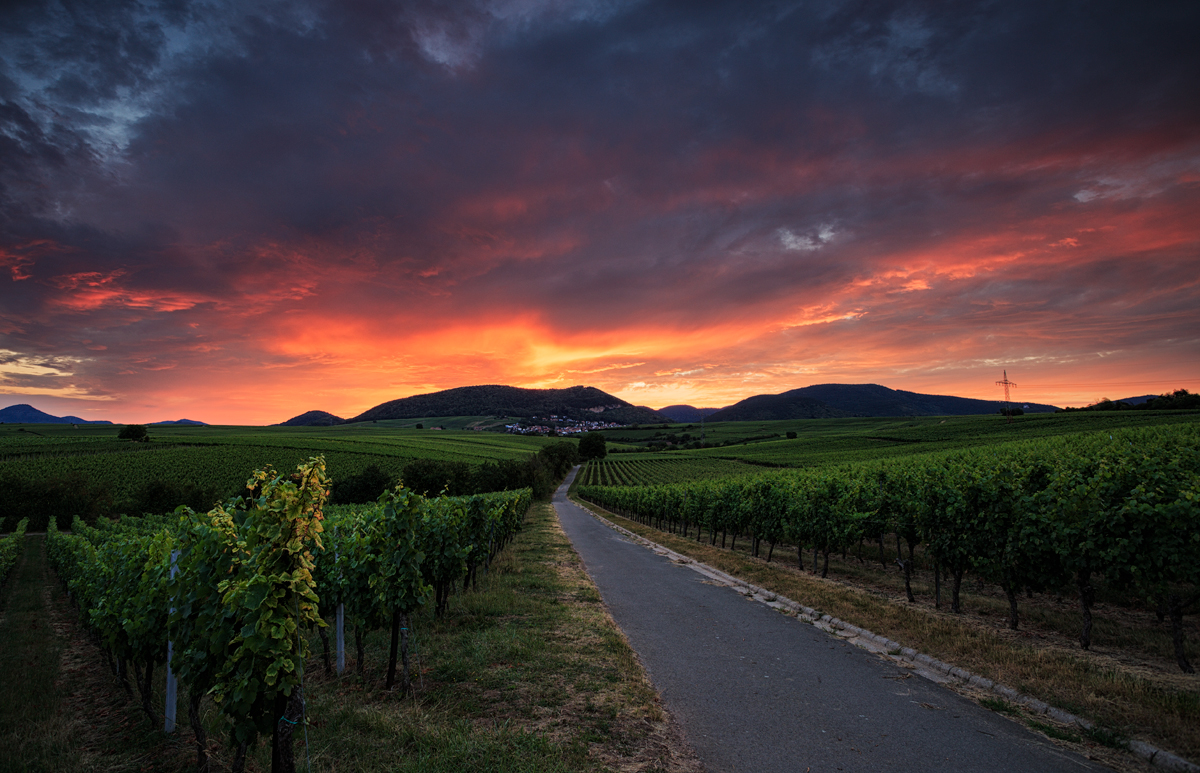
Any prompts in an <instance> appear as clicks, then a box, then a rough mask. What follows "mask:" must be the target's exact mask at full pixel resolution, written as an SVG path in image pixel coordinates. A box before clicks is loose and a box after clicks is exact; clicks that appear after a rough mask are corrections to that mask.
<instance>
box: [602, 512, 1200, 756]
mask: <svg viewBox="0 0 1200 773" xmlns="http://www.w3.org/2000/svg"><path fill="white" fill-rule="evenodd" d="M589 504H590V503H589ZM584 509H585V510H587V511H588V512H589V513H591V515H592V517H593V518H595V519H596V520H598V521H600V523H602V524H604V525H605V526H607V527H609V528H610V529H613V530H614V531H617V532H620V533H621V534H624V535H625V536H627V537H629V538H630V539H632V540H634V541H636V542H638V543H640V544H642V545H644V546H645V547H648V548H650V549H651V550H653V551H654V552H655V553H658V554H659V555H661V556H665V557H667V558H669V559H670V560H671V561H673V562H675V563H677V564H683V565H686V566H687V567H688V568H690V569H693V570H695V571H697V572H699V573H700V574H704V575H707V576H709V577H711V578H712V579H714V580H719V581H721V582H722V584H724V585H728V586H730V587H734V588H737V589H738V590H739V591H740V592H741V594H742V595H743V596H746V597H747V598H753V599H755V600H756V601H760V602H762V603H764V604H767V605H768V606H772V607H775V608H776V609H780V611H783V610H787V611H789V612H791V613H792V614H794V615H795V616H796V617H798V618H800V619H801V620H805V621H806V622H809V623H812V624H813V625H815V626H816V627H818V628H821V629H823V630H825V631H827V632H829V633H831V634H834V635H839V634H849V636H841V637H840V638H843V639H845V640H846V641H849V642H850V643H851V644H854V645H855V646H857V647H861V648H862V649H866V650H870V651H872V652H876V653H879V654H883V655H886V656H887V657H889V658H891V659H893V660H896V661H904V662H908V663H912V664H913V665H914V666H916V669H917V671H918V672H923V673H921V675H922V676H925V677H927V678H929V679H931V680H932V681H935V682H938V681H940V682H945V681H949V680H954V681H957V682H962V683H964V684H968V685H970V686H972V687H976V688H979V689H981V690H987V691H990V692H993V693H995V694H997V695H999V696H1001V697H1002V698H1004V699H1006V700H1008V701H1011V702H1012V703H1016V704H1019V705H1021V706H1024V707H1025V708H1026V709H1028V710H1030V711H1032V712H1034V713H1035V714H1042V715H1045V716H1047V717H1050V718H1051V719H1053V720H1055V721H1056V722H1061V723H1062V724H1064V725H1075V726H1076V727H1078V728H1080V729H1082V730H1090V729H1091V728H1092V727H1093V725H1092V723H1091V722H1090V721H1088V720H1086V719H1084V718H1083V717H1077V716H1075V715H1074V714H1071V713H1070V712H1067V711H1063V710H1062V709H1059V708H1055V707H1054V706H1051V705H1049V704H1047V703H1044V702H1042V701H1040V700H1038V699H1036V698H1034V697H1032V696H1030V695H1023V694H1021V693H1019V692H1017V691H1016V690H1014V689H1012V688H1011V687H1007V686H1005V685H1002V684H996V683H995V682H993V681H992V680H990V679H985V678H984V677H982V676H979V675H978V674H972V673H971V672H969V671H967V670H965V669H962V668H957V667H955V666H952V665H950V664H949V663H943V662H942V661H940V660H937V659H936V658H932V657H930V656H929V655H925V654H922V653H919V652H917V651H916V650H914V649H912V648H911V647H904V646H901V645H900V644H898V643H897V642H894V641H892V640H891V639H887V638H885V637H883V636H880V635H878V634H875V633H872V632H870V631H868V630H866V629H865V628H859V627H858V626H856V625H851V624H850V623H847V622H845V621H844V620H839V619H837V618H836V617H831V616H830V615H826V614H823V613H821V612H819V611H817V610H815V609H812V608H811V607H806V606H804V605H802V604H800V603H798V602H795V601H792V600H791V599H789V598H787V597H786V596H780V595H779V594H777V593H775V592H774V591H769V590H767V589H765V588H760V587H758V586H757V585H753V584H751V583H748V582H746V581H745V580H742V579H740V578H737V577H734V576H733V575H731V574H726V573H725V572H722V571H721V570H720V569H717V568H716V567H712V566H709V565H708V564H705V563H703V562H701V561H697V560H696V559H694V558H689V557H687V556H685V555H683V554H681V553H676V552H675V551H674V550H671V549H670V548H668V547H665V546H663V545H660V544H658V543H657V542H652V541H651V540H648V539H646V538H645V537H643V536H641V535H640V534H635V533H634V532H632V531H630V530H629V529H626V528H625V527H623V526H619V525H617V524H615V523H613V522H612V521H610V520H608V519H607V518H605V517H604V516H602V515H598V514H597V513H595V512H593V511H592V510H591V509H590V508H587V507H585V508H584ZM835 632H838V633H835ZM1127 748H1128V749H1129V751H1131V752H1133V753H1134V754H1135V755H1137V756H1138V757H1140V758H1142V759H1143V760H1146V761H1147V762H1149V763H1150V764H1151V765H1154V766H1155V767H1158V768H1162V769H1163V770H1168V771H1172V773H1200V765H1196V764H1195V763H1192V762H1188V761H1187V760H1185V759H1184V758H1182V757H1180V756H1178V755H1176V754H1172V753H1171V752H1169V751H1165V750H1163V749H1159V748H1158V747H1157V746H1152V745H1150V744H1148V743H1145V742H1143V741H1130V742H1129V744H1128V746H1127Z"/></svg>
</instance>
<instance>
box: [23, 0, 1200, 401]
mask: <svg viewBox="0 0 1200 773" xmlns="http://www.w3.org/2000/svg"><path fill="white" fill-rule="evenodd" d="M476 5H477V7H476V6H473V8H474V10H473V11H471V12H469V13H468V12H463V13H456V14H448V13H443V12H441V11H438V10H436V9H420V8H416V7H414V8H413V9H409V10H406V11H405V13H404V14H402V15H400V16H395V15H389V14H378V13H377V12H375V11H373V10H372V9H371V7H369V6H363V7H358V6H355V7H353V8H343V7H337V8H334V7H332V6H331V7H330V8H328V9H326V10H324V11H321V12H314V14H315V15H312V16H311V17H310V16H304V15H302V14H300V15H296V16H295V17H294V18H293V17H291V16H288V15H287V14H283V15H274V16H271V17H269V18H268V17H262V18H257V17H255V16H254V12H253V11H250V12H245V11H242V10H232V11H229V13H228V15H222V14H225V11H223V10H222V9H220V8H216V7H214V8H211V9H208V10H206V11H205V13H206V14H211V15H212V17H211V18H208V17H206V18H205V20H204V21H205V22H206V23H205V24H201V25H193V26H190V27H186V28H184V27H178V26H176V25H178V24H179V22H178V20H177V19H175V18H174V17H172V16H169V15H165V14H164V15H162V16H161V18H160V17H159V15H157V13H156V12H153V11H146V14H148V15H147V16H146V18H144V19H139V20H138V21H137V24H134V23H132V20H131V19H130V18H126V15H125V14H126V12H125V11H123V10H122V9H120V8H117V7H110V6H109V5H106V4H96V5H95V7H94V8H92V9H91V11H92V15H93V17H94V24H93V25H92V26H90V27H87V28H83V27H79V26H75V25H74V23H73V22H71V21H70V20H69V19H67V18H66V17H60V16H58V15H56V14H55V13H54V12H53V10H52V9H41V10H37V11H36V12H33V11H31V12H30V13H32V14H33V16H31V17H29V19H32V20H33V21H29V20H26V21H29V23H26V22H25V21H22V22H21V23H20V24H17V23H15V22H14V23H13V24H11V25H9V27H7V28H6V29H11V30H13V31H12V32H10V33H5V34H6V35H8V37H7V38H5V40H4V42H5V44H6V49H5V50H12V51H14V52H17V53H16V54H14V56H15V57H16V58H15V59H14V60H13V61H18V60H19V61H23V62H42V63H44V64H45V66H43V67H42V68H41V69H38V70H37V71H36V72H34V71H33V70H30V71H29V72H27V73H23V75H22V77H19V78H15V79H12V83H13V84H15V85H14V86H13V89H14V91H13V95H12V97H11V99H9V101H8V102H6V103H5V107H4V110H3V111H0V153H2V154H3V158H4V165H3V166H2V167H0V215H2V217H0V395H2V396H3V397H4V399H5V400H7V401H8V402H10V403H15V402H31V401H32V402H37V401H38V400H43V401H48V402H47V404H46V407H47V408H54V407H56V406H57V407H59V412H60V413H65V412H70V413H75V414H78V415H82V416H86V417H89V418H109V419H114V420H118V421H153V420H160V419H165V418H180V417H184V416H186V417H188V418H194V419H199V420H203V421H208V422H238V423H254V424H261V423H270V422H277V421H281V420H284V419H286V418H288V417H289V416H291V415H295V414H298V413H301V412H303V411H306V410H310V409H323V410H328V411H331V412H333V413H337V414H339V415H343V416H351V415H355V414H357V413H359V412H361V411H363V410H365V409H367V408H369V407H371V406H373V405H375V404H378V403H380V402H383V401H386V400H390V399H394V398H396V397H401V396H404V395H409V394H415V393H420V392H428V391H434V390H438V389H446V388H451V387H456V386H463V385H467V384H481V383H504V384H512V385H516V386H527V387H557V386H567V385H572V384H590V385H594V386H597V387H599V388H601V389H604V390H606V391H608V392H611V393H613V394H615V395H617V396H619V397H622V398H624V399H626V400H629V401H631V402H634V403H637V404H645V405H650V406H653V407H661V406H664V405H666V404H670V403H680V402H686V403H692V404H702V405H710V406H718V405H726V404H729V403H732V402H735V401H737V400H739V399H742V398H744V397H747V396H750V395H753V394H761V393H772V392H781V391H785V390H788V389H794V388H797V387H800V386H805V385H808V384H814V383H825V382H848V383H864V382H874V383H881V384H885V385H887V386H890V387H894V388H902V389H910V390H914V391H921V392H937V393H947V394H959V395H963V396H970V397H996V396H997V391H996V390H997V388H996V387H995V385H994V382H995V381H996V380H997V379H998V378H999V377H1000V374H1001V372H1002V371H1003V370H1005V369H1007V371H1008V373H1009V376H1010V377H1011V378H1012V380H1014V381H1016V382H1017V383H1018V384H1019V385H1020V386H1019V387H1018V392H1017V396H1018V398H1019V399H1023V400H1026V401H1036V402H1043V403H1055V404H1075V405H1077V404H1082V403H1086V402H1091V401H1094V400H1096V399H1098V398H1100V397H1104V396H1108V397H1113V398H1119V397H1123V396H1127V395H1134V394H1141V393H1146V392H1161V391H1165V390H1167V389H1173V388H1177V387H1181V386H1182V387H1188V388H1196V387H1198V386H1200V383H1198V382H1200V369H1198V368H1196V366H1195V365H1194V363H1196V362H1200V336H1198V335H1197V333H1196V331H1197V330H1200V284H1198V280H1197V276H1200V270H1198V269H1200V141H1198V140H1197V136H1198V135H1197V132H1196V127H1197V126H1198V125H1200V107H1198V106H1200V94H1197V93H1196V86H1195V79H1194V78H1189V77H1185V76H1186V74H1187V73H1191V72H1194V71H1195V66H1196V62H1197V55H1196V53H1195V47H1194V45H1191V41H1190V40H1189V39H1188V35H1187V33H1186V30H1188V29H1191V28H1194V27H1195V23H1200V18H1191V19H1185V20H1181V19H1178V18H1174V17H1171V16H1170V15H1169V14H1167V13H1166V12H1161V13H1160V12H1159V11H1156V10H1154V9H1146V8H1138V9H1129V10H1128V11H1127V12H1120V13H1118V12H1113V13H1112V18H1105V19H1103V20H1099V21H1097V20H1096V19H1092V18H1089V19H1087V20H1083V19H1081V18H1080V17H1079V14H1080V13H1082V12H1081V11H1077V10H1075V9H1073V8H1067V7H1059V6H1057V5H1055V4H1021V3H1014V4H1005V5H1003V6H997V7H995V8H991V9H988V10H986V11H978V10H976V11H972V12H970V13H968V12H967V11H966V10H959V9H951V8H945V9H941V10H939V12H938V14H937V15H932V14H926V15H921V14H920V13H917V12H916V11H911V10H910V11H904V12H900V11H893V10H890V9H887V8H882V7H881V8H878V9H868V10H865V11H864V10H862V9H859V10H858V11H857V12H855V13H854V14H846V13H843V12H841V11H836V10H835V11H832V12H830V13H828V14H825V15H820V14H816V13H815V12H813V11H811V10H810V9H803V8H802V9H797V10H795V11H794V13H792V14H790V15H787V16H785V17H783V18H777V17H775V16H763V15H762V11H761V9H758V8H757V7H756V6H754V5H753V4H750V5H746V4H736V3H734V4H729V5H728V6H724V7H722V6H720V5H719V4H718V5H716V6H713V7H711V8H706V9H705V10H703V11H698V10H695V9H692V10H679V9H672V8H669V7H661V6H659V5H658V4H655V3H642V4H630V5H628V6H626V5H624V4H620V3H618V4H608V5H605V7H604V8H603V9H600V8H598V7H597V8H591V7H590V6H588V7H586V8H585V7H583V6H580V7H578V8H575V10H573V11H571V12H570V13H567V12H566V11H563V10H562V9H558V8H557V6H555V7H553V8H552V7H551V6H550V5H547V6H546V7H540V6H539V7H538V8H536V9H535V8H530V9H527V13H526V14H525V15H522V16H521V19H522V21H521V23H520V24H517V23H516V22H514V21H513V17H512V16H511V14H507V13H500V12H499V10H497V9H496V8H493V7H492V5H491V4H490V3H489V0H480V3H478V4H476ZM493 11H495V13H493ZM1188 13H1192V12H1188ZM1185 15H1187V14H1185ZM1192 15H1193V16H1195V14H1194V13H1193V14H1192ZM34 17H36V18H34ZM901 17H903V18H901ZM24 18H25V17H22V19H24ZM1083 21H1086V22H1087V23H1086V24H1084V23H1082V22H1083ZM34 22H36V23H34ZM900 22H903V23H900ZM431 29H437V30H444V31H446V34H445V35H443V36H440V37H439V36H433V37H430V35H429V34H428V31H429V30H431ZM898 30H900V31H902V30H908V31H909V32H912V31H913V30H917V31H918V32H920V34H917V35H915V36H914V35H909V36H907V37H905V35H901V34H900V32H898ZM1031 30H1040V31H1043V33H1045V34H1042V33H1039V34H1034V33H1033V32H1031ZM118 32H120V35H125V36H126V37H128V36H133V38H136V40H133V38H131V39H130V40H131V41H132V42H131V43H130V45H133V43H136V44H137V45H136V46H133V48H128V50H134V49H136V50H144V51H146V52H153V55H147V57H146V58H145V60H144V61H143V60H138V61H133V60H130V59H129V58H128V57H127V56H126V55H125V54H123V53H122V51H125V50H126V49H112V48H111V47H109V46H107V45H106V44H105V42H106V41H108V40H109V39H110V38H111V39H114V40H115V39H117V38H118V37H120V36H119V35H118V34H117V33H118ZM1050 32H1057V33H1059V34H1049V33H1050ZM898 36H899V37H898ZM121 39H123V40H124V39H125V38H121ZM166 41H174V42H173V43H171V45H170V46H168V45H166ZM1139 41H1141V42H1139ZM1145 41H1154V44H1153V50H1149V49H1145V48H1143V47H1144V46H1145V45H1147V44H1146V43H1145ZM80 52H90V53H88V54H87V55H86V56H85V55H83V54H82V53H80ZM18 55H19V56H18ZM89 57H90V58H89ZM1048 74H1052V75H1048ZM79 84H86V86H87V88H82V89H81V88H80V87H79ZM5 111H7V112H5Z"/></svg>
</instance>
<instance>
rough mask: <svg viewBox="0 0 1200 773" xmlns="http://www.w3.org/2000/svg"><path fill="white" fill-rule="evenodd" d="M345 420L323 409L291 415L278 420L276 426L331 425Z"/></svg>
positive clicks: (343, 422) (342, 422)
mask: <svg viewBox="0 0 1200 773" xmlns="http://www.w3.org/2000/svg"><path fill="white" fill-rule="evenodd" d="M345 423H346V420H345V419H343V418H342V417H340V416H334V415H333V414H332V413H327V412H325V411H306V412H305V413H302V414H300V415H299V416H293V417H292V418H290V419H288V420H287V421H284V422H280V423H279V424H275V425H273V426H276V427H332V426H334V425H335V424H345Z"/></svg>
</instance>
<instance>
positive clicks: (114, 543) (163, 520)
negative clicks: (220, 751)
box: [0, 458, 530, 770]
mask: <svg viewBox="0 0 1200 773" xmlns="http://www.w3.org/2000/svg"><path fill="white" fill-rule="evenodd" d="M327 486H328V479H327V478H326V476H325V462H324V460H323V459H320V458H314V459H310V460H309V461H308V462H307V463H305V464H302V465H300V467H299V468H297V471H296V473H294V474H291V475H281V474H277V473H276V472H275V471H274V470H273V469H271V468H262V469H259V470H257V471H256V472H255V473H254V475H253V477H251V478H250V480H249V481H248V482H247V484H246V489H247V495H245V496H242V497H238V498H235V499H231V500H229V501H227V502H225V503H224V504H221V505H218V506H216V507H214V508H213V509H212V510H211V511H209V512H207V513H197V512H194V511H192V510H190V509H187V508H180V511H179V512H178V513H177V514H175V515H171V516H156V517H147V518H137V519H134V518H123V519H120V520H116V521H109V520H101V521H99V522H98V524H97V525H96V526H94V527H93V526H88V525H87V524H85V523H84V522H83V521H80V520H78V519H76V520H75V522H74V523H73V524H72V532H71V533H70V534H67V533H64V532H61V531H59V530H58V529H57V528H56V525H55V523H54V521H53V520H51V521H50V522H49V524H48V531H47V554H48V556H49V558H50V562H51V564H52V565H53V567H54V569H55V570H56V572H57V574H58V576H59V578H60V579H61V580H62V581H63V582H64V583H65V584H66V586H67V588H68V589H69V590H70V592H71V594H72V598H74V600H75V601H76V603H77V604H78V606H79V608H80V610H81V614H82V617H83V618H84V620H85V622H86V623H87V624H88V626H89V627H90V628H91V629H92V632H93V634H94V637H95V638H96V640H97V641H99V642H100V643H101V645H102V646H103V648H104V651H105V656H106V658H107V660H108V662H109V664H110V668H111V669H112V671H113V673H114V675H116V676H117V677H118V678H119V679H120V680H121V681H122V682H123V683H125V684H126V686H128V684H129V682H130V681H132V682H133V684H134V685H135V686H136V687H137V690H138V692H139V694H140V695H141V698H142V708H143V710H144V711H145V713H146V714H147V716H149V717H150V718H151V721H153V722H158V721H159V719H160V718H159V716H158V715H157V712H156V710H155V707H154V706H153V705H152V703H151V693H152V689H151V688H152V685H153V679H154V672H155V669H156V668H159V667H162V666H164V665H168V664H169V666H170V668H171V669H172V670H173V672H174V674H175V675H176V676H177V677H178V680H179V682H180V683H181V684H182V685H184V687H185V688H186V690H187V694H188V700H187V703H188V713H189V718H190V723H191V725H192V729H193V731H194V733H195V735H196V744H197V747H196V748H197V755H198V763H199V765H200V767H201V768H202V769H203V767H204V764H205V760H206V749H207V748H208V741H207V738H206V734H205V731H204V728H203V725H202V723H201V722H200V720H199V716H200V704H201V702H202V701H203V700H204V699H205V697H206V696H210V697H211V699H212V701H213V702H214V703H215V705H216V707H217V708H218V710H219V711H220V713H221V715H222V716H223V717H225V719H226V720H227V722H228V725H229V727H231V728H232V730H231V736H230V738H231V741H230V743H231V744H232V745H233V747H234V751H233V759H234V764H233V769H234V770H241V769H242V767H243V766H244V762H245V758H246V752H247V749H248V748H249V747H250V746H251V745H252V744H254V742H255V740H256V739H257V738H258V737H260V736H263V735H270V736H271V737H272V748H273V765H272V767H273V769H278V770H293V769H294V761H293V759H292V753H291V748H292V747H291V734H292V732H293V730H294V729H295V728H296V727H298V726H301V727H302V726H303V723H304V699H303V684H304V663H305V661H306V658H307V656H308V654H309V653H308V645H307V639H306V637H305V635H304V633H305V632H306V631H307V630H310V629H312V628H317V629H319V630H322V631H323V629H325V628H327V627H329V623H328V622H327V621H326V618H327V617H329V616H330V615H332V614H333V613H334V612H335V610H336V611H337V612H338V617H339V618H340V619H343V620H345V621H346V623H347V624H348V625H349V627H350V628H351V630H352V631H353V632H354V634H355V637H356V640H357V642H358V647H359V655H360V657H359V660H358V667H359V669H360V674H361V670H362V668H363V657H362V644H361V642H362V637H363V636H364V635H365V634H366V633H367V632H368V631H370V630H372V629H375V628H380V627H385V628H390V633H391V647H390V653H389V658H388V663H387V687H389V688H390V687H391V686H392V685H393V684H394V683H395V681H396V670H397V665H398V662H399V663H400V664H401V665H402V675H401V681H402V684H403V686H404V687H406V688H407V686H408V680H409V669H408V651H407V638H408V629H409V622H408V619H409V615H412V614H413V613H414V612H416V611H417V610H418V609H421V608H432V610H433V611H434V613H435V614H438V615H440V614H441V613H442V612H443V611H444V610H445V607H446V601H447V599H448V597H449V596H450V594H451V593H452V592H453V591H454V590H455V589H456V588H459V589H461V590H462V591H466V590H467V588H468V587H470V586H471V585H472V584H473V583H474V581H475V580H476V577H477V574H478V573H479V572H481V571H486V569H487V567H488V565H489V564H490V562H491V560H492V559H493V557H494V556H495V555H496V554H497V552H498V551H499V550H500V549H501V548H502V547H503V546H504V545H505V544H506V543H507V542H508V540H510V539H511V538H512V536H513V535H514V534H515V533H516V531H517V530H518V529H519V528H520V527H521V524H522V521H523V519H524V515H525V512H526V510H527V509H528V507H529V504H530V494H529V491H528V490H523V491H517V492H502V493H497V494H486V495H478V496H472V497H441V498H436V499H426V498H424V497H420V496H417V495H415V494H412V493H410V492H408V491H407V490H404V489H397V490H394V491H390V492H386V493H385V494H384V495H383V496H381V497H380V499H379V501H378V502H377V503H375V504H373V505H369V506H359V507H341V508H330V509H329V510H328V511H326V510H325V507H324V502H325V496H326V492H327ZM10 539H11V538H10ZM6 542H7V540H6ZM0 544H3V543H0ZM318 591H319V592H320V596H318ZM322 638H323V640H325V641H327V638H326V637H325V636H324V635H323V636H322ZM326 657H328V653H326ZM327 662H328V661H327ZM169 689H170V688H168V690H169ZM168 704H169V705H170V699H168ZM276 763H277V765H278V766H277V765H276Z"/></svg>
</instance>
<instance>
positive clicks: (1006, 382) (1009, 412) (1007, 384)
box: [996, 369, 1016, 424]
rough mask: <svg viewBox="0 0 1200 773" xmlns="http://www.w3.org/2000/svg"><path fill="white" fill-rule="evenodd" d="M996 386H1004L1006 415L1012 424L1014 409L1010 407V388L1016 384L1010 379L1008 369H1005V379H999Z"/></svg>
mask: <svg viewBox="0 0 1200 773" xmlns="http://www.w3.org/2000/svg"><path fill="white" fill-rule="evenodd" d="M996 386H1002V387H1004V415H1005V416H1006V417H1008V423H1009V424H1012V410H1011V409H1010V408H1009V407H1008V388H1009V387H1015V386H1016V384H1014V383H1013V382H1011V381H1009V380H1008V370H1007V369H1006V370H1005V371H1004V380H1003V381H997V382H996Z"/></svg>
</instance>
